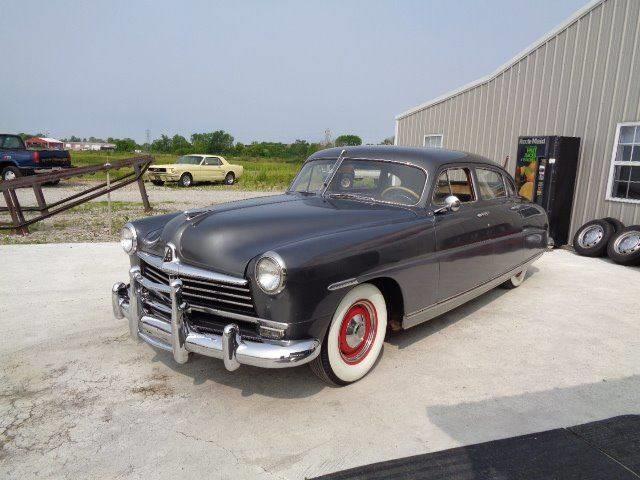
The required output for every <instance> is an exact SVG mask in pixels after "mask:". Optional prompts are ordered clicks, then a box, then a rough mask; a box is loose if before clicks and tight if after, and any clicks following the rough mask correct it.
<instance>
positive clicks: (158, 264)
mask: <svg viewBox="0 0 640 480" xmlns="http://www.w3.org/2000/svg"><path fill="white" fill-rule="evenodd" d="M136 254H137V255H138V257H140V258H141V259H142V260H144V261H145V262H147V263H149V264H150V265H151V266H152V267H155V268H157V269H159V270H161V271H163V272H165V273H167V274H169V275H177V276H181V275H184V276H185V277H194V278H196V279H198V278H199V279H201V280H210V281H212V282H222V283H230V284H231V285H238V286H244V285H247V283H249V282H248V280H246V279H245V278H240V277H232V276H231V275H226V274H224V273H217V272H212V271H210V270H205V269H203V268H198V267H192V266H191V265H186V264H184V263H182V262H180V260H179V259H177V258H176V259H174V260H173V261H171V262H164V261H162V259H161V258H160V257H158V256H156V255H151V254H149V253H146V252H136Z"/></svg>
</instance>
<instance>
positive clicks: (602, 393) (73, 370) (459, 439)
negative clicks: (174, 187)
mask: <svg viewBox="0 0 640 480" xmlns="http://www.w3.org/2000/svg"><path fill="white" fill-rule="evenodd" d="M0 258H2V260H3V267H2V268H3V273H2V276H0V328H2V331H4V332H5V334H4V335H3V336H2V339H1V340H0V366H1V370H0V444H1V449H0V478H16V479H17V478H51V479H60V478H70V479H71V478H72V479H76V478H134V479H138V478H139V479H143V478H144V479H145V480H146V479H156V478H167V479H168V478H225V479H227V478H228V479H231V478H233V479H236V478H259V479H300V478H304V477H313V476H316V475H320V474H323V473H328V472H332V471H337V470H341V469H344V468H348V467H352V466H357V465H362V464H366V463H371V462H375V461H381V460H388V459H391V458H397V457H401V456H407V455H413V454H419V453H425V452H431V451H436V450H442V449H445V448H449V447H454V446H459V445H466V444H471V443H477V442H482V441H487V440H492V439H497V438H503V437H509V436H512V435H518V434H524V433H530V432H535V431H540V430H546V429H550V428H554V427H558V426H568V425H576V424H580V423H585V422H589V421H593V420H598V419H602V418H607V417H611V416H614V415H621V414H627V413H639V412H640V404H639V402H638V399H639V398H640V322H638V285H639V283H640V270H639V269H637V268H627V267H622V266H618V265H615V264H612V263H610V262H609V261H607V260H604V259H588V258H583V257H578V256H576V255H574V254H572V253H571V252H569V251H565V250H557V251H554V252H551V253H548V254H545V255H544V256H543V257H542V258H541V259H540V260H538V261H537V262H536V263H535V264H534V267H533V268H532V269H531V271H530V274H529V277H528V278H527V280H526V281H525V283H524V284H523V285H522V286H521V287H520V288H518V289H515V290H512V291H506V290H494V291H492V292H489V293H487V294H486V295H484V296H482V297H480V298H479V299H476V300H475V301H473V302H471V303H469V304H467V305H465V306H463V307H461V308H459V309H457V310H455V311H453V312H450V313H448V314H446V315H444V316H443V317H440V318H438V319H435V320H433V321H432V322H430V323H428V324H424V325H421V326H418V327H415V328H414V329H412V330H410V331H407V332H402V333H400V334H396V335H392V336H389V337H387V341H386V343H385V348H384V351H383V355H382V358H381V361H380V362H379V363H378V365H377V366H376V368H375V369H374V370H373V371H372V372H371V374H370V375H368V376H367V377H365V378H364V379H363V380H362V381H360V382H358V383H356V384H354V385H351V386H349V387H346V388H329V387H327V386H325V385H324V384H322V383H321V382H319V381H318V380H316V378H315V377H313V376H312V375H311V373H310V372H309V370H308V369H307V368H306V367H299V368H296V369H288V370H280V371H265V370H259V369H257V368H250V367H246V366H243V367H241V368H240V369H239V370H238V371H236V372H234V373H229V372H227V371H226V370H225V369H224V367H223V366H222V363H221V362H219V361H216V360H214V359H208V358H204V357H196V358H194V359H193V360H192V361H191V362H189V363H188V364H186V365H176V364H175V363H174V362H173V360H172V358H171V356H170V355H169V354H167V353H165V352H161V351H155V350H154V349H153V348H151V347H150V346H148V345H146V344H138V343H136V342H134V341H133V340H132V339H130V338H129V337H128V329H127V325H126V321H125V320H114V319H113V317H112V314H111V306H110V292H109V289H110V286H111V284H112V283H113V282H114V281H117V280H123V279H124V278H125V276H126V272H127V265H128V260H127V258H126V256H125V255H124V254H123V253H121V251H120V249H119V247H118V246H117V245H116V244H114V243H107V244H58V245H18V246H2V247H0Z"/></svg>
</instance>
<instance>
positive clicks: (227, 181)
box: [224, 172, 236, 185]
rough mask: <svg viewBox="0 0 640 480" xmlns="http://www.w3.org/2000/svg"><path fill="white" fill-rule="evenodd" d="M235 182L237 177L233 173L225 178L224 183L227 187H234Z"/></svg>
mask: <svg viewBox="0 0 640 480" xmlns="http://www.w3.org/2000/svg"><path fill="white" fill-rule="evenodd" d="M235 181H236V176H235V175H234V174H233V172H229V173H227V175H226V177H224V183H225V184H226V185H233V184H234V183H235Z"/></svg>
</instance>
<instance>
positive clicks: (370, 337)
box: [310, 283, 387, 386]
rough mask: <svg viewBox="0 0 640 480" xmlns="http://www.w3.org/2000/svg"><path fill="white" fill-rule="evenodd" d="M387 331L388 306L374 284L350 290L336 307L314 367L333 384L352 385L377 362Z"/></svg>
mask: <svg viewBox="0 0 640 480" xmlns="http://www.w3.org/2000/svg"><path fill="white" fill-rule="evenodd" d="M386 331H387V306H386V303H385V300H384V296H383V295H382V293H381V292H380V290H378V289H377V288H376V287H375V286H374V285H371V284H368V283H365V284H363V285H359V286H357V287H355V288H353V289H352V290H350V291H349V292H348V293H347V294H346V295H345V297H344V298H343V299H342V301H341V302H340V304H339V305H338V308H337V309H336V311H335V313H334V315H333V318H332V320H331V324H330V325H329V330H328V332H327V334H326V335H325V338H324V341H323V342H322V350H321V351H320V355H318V357H316V359H315V360H314V361H313V362H311V364H310V366H311V370H312V371H313V373H315V374H316V375H317V376H318V377H319V378H320V379H321V380H323V381H325V382H326V383H328V384H331V385H340V386H342V385H348V384H350V383H353V382H355V381H357V380H360V379H361V378H362V377H364V376H365V375H366V374H367V373H369V371H370V370H371V368H372V367H373V365H374V364H375V362H376V360H377V359H378V356H379V355H380V352H381V350H382V345H383V343H384V336H385V333H386Z"/></svg>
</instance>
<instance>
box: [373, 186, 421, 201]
mask: <svg viewBox="0 0 640 480" xmlns="http://www.w3.org/2000/svg"><path fill="white" fill-rule="evenodd" d="M380 197H381V198H383V199H385V200H390V201H392V200H393V199H394V198H395V199H405V200H409V202H410V203H415V202H417V201H418V200H420V197H419V196H418V195H417V194H416V192H414V191H413V190H409V189H408V188H406V187H388V188H385V189H384V190H383V192H382V193H381V194H380ZM386 197H389V198H386Z"/></svg>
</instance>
